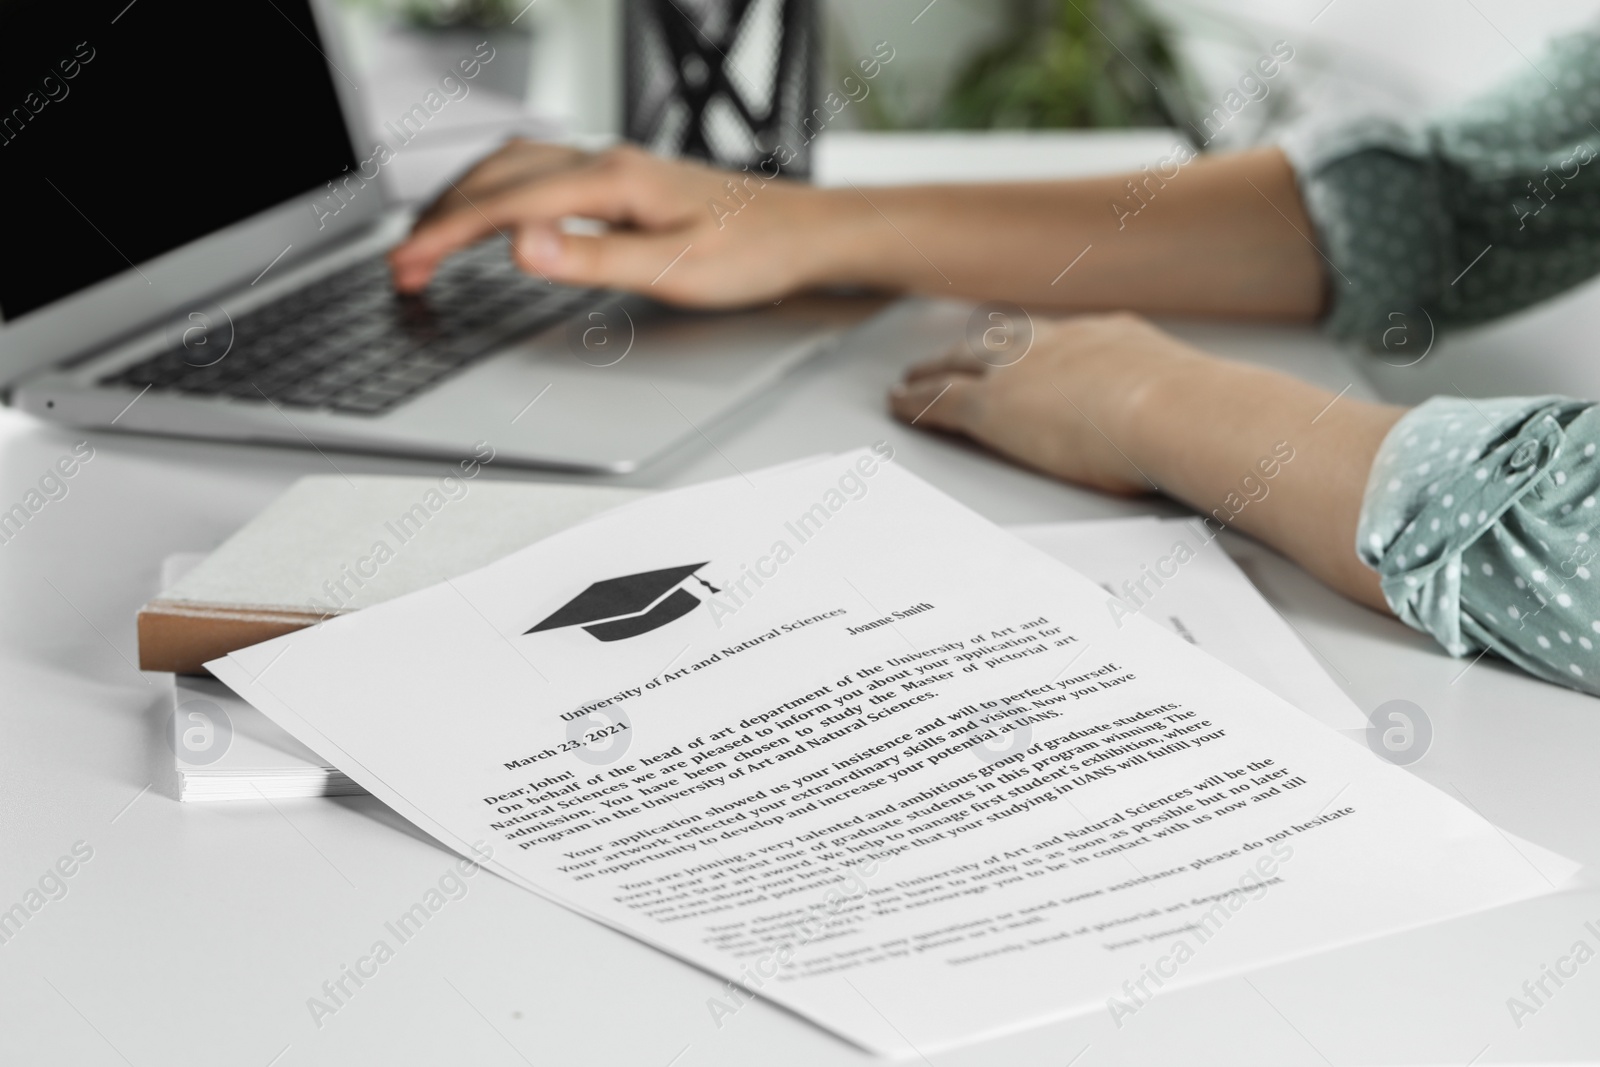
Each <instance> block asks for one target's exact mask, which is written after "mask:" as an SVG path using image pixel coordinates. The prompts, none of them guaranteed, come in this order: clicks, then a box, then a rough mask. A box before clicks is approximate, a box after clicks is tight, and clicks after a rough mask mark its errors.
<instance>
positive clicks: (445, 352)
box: [99, 240, 596, 416]
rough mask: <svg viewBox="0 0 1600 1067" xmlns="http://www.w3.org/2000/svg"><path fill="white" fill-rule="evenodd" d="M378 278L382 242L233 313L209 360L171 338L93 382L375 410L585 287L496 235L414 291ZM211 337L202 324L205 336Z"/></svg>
mask: <svg viewBox="0 0 1600 1067" xmlns="http://www.w3.org/2000/svg"><path fill="white" fill-rule="evenodd" d="M389 277H390V275H389V267H388V263H387V262H386V261H385V259H384V257H383V254H382V253H380V254H378V255H375V256H372V257H370V258H367V259H363V260H361V261H359V262H357V263H355V264H354V265H353V266H350V267H346V268H344V269H342V270H340V271H338V272H336V273H334V274H331V275H328V276H326V277H323V278H320V279H317V280H316V281H314V282H311V283H309V284H308V285H306V286H305V287H304V288H302V289H297V290H295V291H294V292H291V293H289V294H287V295H285V296H283V297H281V298H279V299H278V300H276V301H273V302H272V303H270V304H265V305H263V306H261V307H259V308H256V309H255V310H253V311H250V312H247V313H245V314H243V315H240V316H237V317H236V318H234V319H233V331H232V337H233V344H232V347H231V348H228V349H227V355H225V356H223V357H222V358H221V359H218V360H216V361H215V362H210V356H209V354H208V353H207V354H204V355H203V354H202V351H203V350H200V349H198V348H197V349H195V350H190V349H186V348H184V347H183V346H182V345H179V346H176V347H174V348H172V349H170V350H167V351H164V352H160V353H157V354H156V355H154V356H151V357H150V358H148V359H145V360H143V361H141V362H139V363H135V364H133V365H131V366H129V367H126V368H124V369H123V370H120V371H117V372H115V373H113V374H110V375H108V376H106V377H104V378H102V379H100V382H99V384H101V385H109V386H121V387H125V388H129V389H134V390H143V389H145V388H146V387H148V388H149V389H151V390H152V391H162V392H170V393H180V394H190V395H195V396H217V397H230V398H232V399H235V400H239V401H245V402H250V401H254V402H256V403H260V404H265V403H266V402H267V401H268V400H271V401H272V402H273V403H275V404H280V405H282V406H285V407H294V408H312V409H323V410H328V411H333V412H338V413H341V414H346V415H369V416H370V415H381V414H383V413H384V412H386V411H388V410H389V409H391V408H393V407H394V406H395V405H397V404H399V403H401V402H403V401H405V400H407V399H409V398H410V397H412V396H415V395H416V394H418V393H420V392H422V391H423V390H426V389H429V388H431V387H432V386H434V385H437V384H439V383H440V382H441V381H443V380H444V379H446V378H448V377H449V376H450V375H452V374H454V373H456V372H457V371H460V370H462V369H463V368H465V367H467V366H469V365H471V364H472V363H473V362H475V361H476V360H477V359H479V358H480V357H482V356H485V355H487V354H489V353H490V352H491V351H492V350H494V349H495V348H496V347H497V346H499V345H502V344H504V343H505V342H507V341H509V340H512V339H513V338H516V337H518V336H522V335H526V334H528V333H532V332H533V331H535V330H538V329H542V328H543V327H545V326H548V325H550V324H551V323H552V322H554V321H556V320H558V319H560V318H563V317H565V316H566V315H568V314H569V313H571V312H572V311H574V310H576V309H577V308H578V307H579V306H580V305H581V304H583V303H584V302H586V301H587V300H589V299H590V298H591V297H592V296H594V295H595V293H596V291H595V290H584V289H568V288H564V287H561V286H556V285H552V284H550V283H549V282H546V281H544V280H543V279H540V278H537V277H533V276H530V275H528V274H525V273H523V272H522V271H521V270H518V269H517V267H516V266H515V265H514V264H513V263H512V262H511V259H510V254H509V251H508V249H507V247H506V243H505V242H504V241H498V240H495V241H487V242H484V243H482V244H479V245H475V246H474V247H472V248H470V249H468V250H466V251H464V252H461V253H459V254H457V255H455V256H453V257H451V258H450V259H449V260H446V261H445V263H444V264H443V265H442V266H441V267H440V268H439V271H438V273H437V275H435V277H434V279H433V281H431V282H430V283H429V284H428V287H427V289H426V290H424V291H423V292H422V293H420V294H417V295H413V296H402V295H400V294H398V293H396V292H395V291H394V288H393V286H392V285H391V283H390V280H389ZM219 342H220V343H221V344H224V345H226V343H227V340H226V338H225V337H223V336H221V333H220V331H216V330H215V329H214V330H213V335H212V336H210V337H208V338H207V344H208V347H209V346H213V345H216V344H217V343H219ZM213 350H214V349H213ZM201 364H209V365H201Z"/></svg>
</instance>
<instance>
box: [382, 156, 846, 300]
mask: <svg viewBox="0 0 1600 1067" xmlns="http://www.w3.org/2000/svg"><path fill="white" fill-rule="evenodd" d="M819 200H820V197H819V194H818V193H817V191H815V190H813V189H811V188H810V187H808V186H804V185H799V184H796V183H794V182H790V181H785V180H781V179H766V178H763V177H761V176H760V175H759V174H758V173H756V172H755V169H754V168H752V169H751V170H750V171H748V172H734V171H719V170H714V169H712V168H710V167H706V166H702V165H700V164H697V163H688V162H681V161H675V160H666V159H662V158H660V157H658V156H653V155H651V154H649V153H648V152H645V151H643V150H641V149H638V148H634V147H631V146H628V145H621V146H618V147H616V148H611V149H607V150H606V151H603V152H598V153H590V152H582V151H579V150H577V149H573V148H565V147H560V146H556V145H546V144H535V143H533V142H530V141H523V140H516V141H512V142H510V143H508V144H507V145H506V146H505V147H503V148H501V149H500V150H499V151H498V152H496V153H495V154H493V155H491V156H489V157H488V158H486V159H484V160H483V161H482V162H480V163H478V164H477V166H475V167H473V169H472V170H471V171H469V172H468V173H467V174H466V175H465V176H464V177H462V178H461V179H460V180H458V181H456V182H454V183H453V184H452V187H451V189H450V190H449V191H448V192H446V193H445V194H444V195H442V196H441V197H440V198H439V199H438V200H436V201H435V202H434V203H433V204H432V205H430V206H429V207H428V208H427V209H426V210H425V211H423V213H422V215H421V216H420V217H419V218H418V220H417V223H416V226H415V228H414V229H413V231H412V233H411V236H410V237H409V238H407V239H406V240H405V241H404V242H403V243H401V244H400V245H398V246H397V247H396V248H395V249H394V250H393V251H392V252H391V253H390V255H389V261H390V265H391V266H392V267H393V269H394V276H395V285H396V286H397V287H398V288H399V289H401V290H402V291H415V290H418V289H421V288H422V287H423V286H424V285H426V284H427V282H428V279H429V278H431V277H432V276H433V272H434V270H435V269H436V268H437V267H438V265H439V263H440V261H441V260H443V259H444V258H445V257H447V256H449V255H450V254H451V253H454V252H457V251H460V250H461V249H463V248H465V247H467V246H468V245H471V244H473V243H475V242H477V241H479V240H482V239H483V238H485V237H488V236H490V235H492V234H494V233H496V232H498V233H502V234H505V235H506V236H508V237H510V238H511V240H512V243H513V245H514V248H515V255H516V259H517V262H518V265H520V266H521V267H522V268H523V269H525V270H527V271H529V272H530V273H534V274H539V275H542V276H544V277H547V278H549V279H550V280H551V281H554V282H560V283H562V284H566V285H578V286H603V287H608V288H619V289H627V290H631V291H635V292H641V293H647V294H649V295H650V296H652V297H655V298H657V299H660V300H664V301H667V302H669V303H675V304H683V305H690V306H697V307H732V306H738V305H741V304H750V303H756V302H760V301H766V300H772V299H774V298H776V297H780V296H782V295H784V294H785V293H788V292H791V291H793V290H795V289H798V288H801V287H803V286H806V285H808V284H812V283H813V281H814V280H816V275H817V264H816V258H817V255H816V253H817V250H818V249H819V248H821V247H823V244H824V238H823V235H822V233H821V230H822V223H824V222H826V221H828V220H829V219H830V217H832V216H833V215H834V214H835V213H833V212H830V211H828V210H827V209H825V208H824V207H823V206H822V205H821V204H820V202H819ZM567 218H585V219H592V220H598V221H599V222H602V223H605V224H606V226H607V228H606V229H605V231H604V232H601V233H598V234H593V235H580V234H576V233H569V232H564V231H563V230H562V228H561V225H560V224H561V221H562V220H563V219H567Z"/></svg>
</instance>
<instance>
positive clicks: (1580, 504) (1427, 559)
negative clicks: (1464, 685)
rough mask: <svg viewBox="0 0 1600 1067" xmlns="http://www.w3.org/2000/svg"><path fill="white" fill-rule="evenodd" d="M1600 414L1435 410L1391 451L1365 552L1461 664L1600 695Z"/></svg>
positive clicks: (1570, 407)
mask: <svg viewBox="0 0 1600 1067" xmlns="http://www.w3.org/2000/svg"><path fill="white" fill-rule="evenodd" d="M1597 451H1600V407H1597V406H1596V405H1595V404H1593V403H1590V402H1588V401H1580V400H1573V399H1570V398H1568V397H1559V396H1545V397H1512V398H1502V399H1497V400H1467V399H1465V398H1436V399H1434V400H1430V401H1428V402H1427V403H1425V404H1422V405H1421V406H1419V407H1417V408H1414V409H1412V410H1411V411H1410V412H1409V413H1407V414H1406V416H1405V417H1404V418H1402V419H1401V420H1400V421H1399V422H1398V423H1396V424H1395V426H1394V428H1393V429H1392V430H1391V431H1390V432H1389V434H1388V436H1387V437H1386V438H1385V439H1384V442H1383V445H1382V446H1381V448H1380V449H1379V451H1378V456H1377V459H1376V461H1375V462H1374V463H1373V467H1372V471H1371V474H1370V475H1369V478H1368V482H1367V490H1366V496H1365V500H1364V502H1363V506H1362V511H1361V518H1360V522H1359V526H1358V531H1357V546H1356V547H1357V552H1358V553H1359V554H1360V556H1361V558H1362V559H1363V560H1364V561H1365V562H1366V563H1367V564H1368V565H1369V566H1371V567H1373V568H1374V569H1375V570H1377V572H1378V575H1379V577H1380V578H1381V580H1382V584H1383V593H1384V597H1385V599H1387V600H1388V602H1389V606H1390V607H1391V608H1393V609H1394V611H1395V614H1397V615H1398V616H1399V617H1400V618H1401V619H1402V620H1403V621H1405V622H1406V623H1407V624H1408V625H1410V626H1413V627H1415V628H1416V629H1418V630H1422V631H1424V632H1425V633H1429V634H1431V635H1433V637H1434V638H1435V639H1437V640H1438V642H1439V643H1440V644H1441V645H1442V646H1444V648H1445V649H1446V650H1447V651H1449V652H1450V653H1451V654H1452V655H1455V656H1476V655H1478V654H1480V653H1482V652H1484V651H1485V650H1490V651H1493V652H1495V653H1497V654H1498V655H1500V656H1503V657H1504V658H1505V659H1508V660H1510V661H1511V662H1513V663H1515V664H1517V665H1518V666H1520V667H1522V668H1523V669H1524V670H1527V671H1528V672H1530V673H1532V674H1535V675H1538V676H1539V677H1541V678H1545V679H1547V680H1549V681H1553V682H1558V683H1561V684H1563V685H1568V686H1572V687H1574V688H1577V689H1582V690H1585V691H1587V692H1590V693H1597V694H1600V577H1597V574H1600V561H1596V559H1595V556H1596V548H1597V545H1600V503H1597V497H1600V455H1597Z"/></svg>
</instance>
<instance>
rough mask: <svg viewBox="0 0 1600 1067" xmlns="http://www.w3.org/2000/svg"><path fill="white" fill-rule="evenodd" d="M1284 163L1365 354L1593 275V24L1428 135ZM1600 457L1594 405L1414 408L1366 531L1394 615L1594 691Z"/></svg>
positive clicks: (1596, 65) (1366, 506) (1357, 126)
mask: <svg viewBox="0 0 1600 1067" xmlns="http://www.w3.org/2000/svg"><path fill="white" fill-rule="evenodd" d="M1284 149H1285V151H1286V153H1287V154H1288V155H1289V158H1290V160H1291V162H1292V163H1293V164H1294V165H1295V169H1296V173H1297V175H1298V178H1299V181H1300V186H1301V191H1302V195H1303V196H1304V198H1305V201H1306V204H1307V207H1308V209H1309V211H1310V214H1311V217H1312V219H1313V222H1314V223H1315V225H1316V227H1317V230H1318V235H1319V240H1318V244H1319V245H1320V247H1321V248H1322V250H1323V252H1324V253H1325V254H1326V255H1327V257H1328V259H1329V261H1330V262H1331V263H1332V265H1333V269H1332V270H1331V271H1330V272H1329V273H1330V280H1329V286H1330V290H1331V301H1330V311H1329V315H1328V318H1327V323H1326V326H1327V329H1328V330H1329V331H1330V332H1331V333H1332V334H1334V335H1335V336H1337V337H1340V338H1344V339H1353V340H1359V341H1363V342H1365V343H1366V344H1367V345H1369V346H1371V347H1374V348H1376V347H1379V346H1381V344H1382V341H1383V333H1384V331H1385V330H1386V329H1388V328H1390V327H1391V326H1392V325H1393V321H1394V320H1393V319H1392V317H1391V316H1392V313H1394V312H1397V311H1398V312H1401V313H1402V314H1409V313H1410V312H1412V311H1413V310H1414V309H1416V308H1418V307H1420V308H1423V309H1426V311H1427V312H1428V314H1429V316H1430V317H1431V318H1432V319H1433V322H1434V324H1435V326H1436V327H1439V328H1444V329H1448V328H1450V327H1454V326H1462V325H1466V324H1469V323H1474V322H1480V321H1484V320H1487V319H1491V318H1495V317H1497V316H1500V315H1505V314H1509V313H1510V312H1513V311H1517V310H1519V309H1521V308H1524V307H1527V306H1529V305H1530V304H1533V303H1536V302H1538V301H1540V300H1543V299H1545V298H1547V297H1550V296H1552V295H1554V294H1556V293H1559V292H1561V291H1563V290H1565V289H1569V288H1571V287H1572V286H1574V285H1577V284H1578V283H1580V282H1583V281H1586V280H1587V279H1589V278H1591V277H1593V276H1594V275H1596V274H1600V159H1597V158H1596V157H1597V155H1600V27H1596V28H1593V29H1590V30H1587V31H1584V32H1578V33H1571V34H1568V35H1566V36H1565V37H1563V38H1562V39H1561V40H1560V41H1559V42H1558V43H1557V44H1555V45H1554V46H1553V47H1552V48H1551V49H1550V50H1549V51H1548V52H1547V53H1546V54H1545V55H1543V56H1541V57H1540V58H1538V59H1537V60H1535V61H1534V63H1532V64H1530V65H1529V66H1528V67H1527V68H1525V69H1524V72H1523V73H1520V74H1518V75H1517V76H1515V77H1513V78H1512V79H1511V80H1510V81H1508V82H1507V83H1505V84H1503V85H1501V86H1500V87H1499V88H1497V89H1496V90H1495V91H1493V92H1491V93H1489V94H1488V95H1486V96H1483V97H1481V98H1479V99H1477V100H1475V101H1473V102H1472V103H1470V104H1467V105H1465V106H1463V107H1461V108H1459V109H1456V110H1454V111H1452V112H1449V113H1446V114H1444V115H1441V116H1438V117H1436V118H1434V119H1433V120H1431V121H1429V122H1427V123H1425V124H1422V125H1420V126H1417V127H1411V126H1406V125H1403V124H1401V123H1396V122H1390V121H1380V120H1373V119H1370V118H1369V119H1365V120H1362V121H1345V122H1333V123H1324V124H1322V125H1320V126H1311V127H1301V128H1300V129H1298V130H1296V131H1292V132H1291V133H1290V134H1289V135H1287V136H1286V137H1285V139H1284ZM1490 246H1493V247H1492V249H1491V250H1490V251H1489V252H1488V253H1487V254H1483V255H1481V258H1480V253H1483V251H1484V249H1486V248H1489V247H1490ZM1474 260H1477V261H1476V262H1474ZM1469 267H1470V269H1467V268H1469ZM1463 271H1465V273H1463ZM1597 445H1600V408H1597V407H1596V406H1595V405H1594V403H1592V402H1590V401H1581V400H1574V399H1571V398H1568V397H1560V396H1543V397H1510V398H1502V399H1496V400H1467V399H1465V398H1463V397H1437V398H1435V399H1433V400H1430V401H1428V402H1427V403H1425V404H1422V405H1420V406H1419V407H1416V408H1414V409H1412V411H1410V412H1409V413H1408V414H1407V415H1406V416H1405V417H1404V418H1402V419H1401V420H1400V422H1399V423H1397V424H1396V425H1395V427H1394V429H1393V430H1392V431H1391V432H1390V433H1389V435H1388V437H1387V438H1386V439H1385V440H1384V442H1383V445H1382V447H1381V448H1380V450H1379V453H1378V456H1377V459H1376V461H1375V463H1374V465H1373V469H1372V473H1371V475H1370V476H1369V480H1368V484H1367V491H1366V497H1365V500H1364V502H1363V506H1362V513H1361V519H1360V523H1359V528H1358V533H1357V546H1356V547H1357V551H1358V552H1359V553H1360V555H1361V558H1362V559H1363V560H1364V561H1365V562H1366V563H1367V564H1368V565H1369V566H1371V567H1373V568H1374V569H1375V570H1376V571H1377V572H1378V574H1379V576H1380V577H1381V579H1382V582H1383V591H1384V595H1385V597H1386V598H1387V599H1388V602H1389V605H1390V606H1391V607H1392V608H1393V609H1394V611H1395V613H1396V614H1397V615H1399V617H1400V618H1401V619H1403V620H1404V621H1405V622H1406V623H1408V624H1409V625H1411V626H1414V627H1416V628H1417V629H1419V630H1422V631H1424V632H1426V633H1429V634H1431V635H1433V637H1434V638H1435V639H1437V640H1438V642H1439V643H1440V644H1441V645H1442V646H1443V647H1444V648H1445V650H1446V651H1448V652H1449V653H1450V654H1451V655H1454V656H1469V657H1471V656H1478V655H1481V654H1483V653H1484V652H1485V651H1490V652H1493V653H1495V654H1497V655H1500V656H1502V657H1504V658H1505V659H1508V660H1510V661H1511V662H1513V663H1515V664H1517V665H1518V666H1520V667H1522V668H1523V669H1524V670H1527V671H1528V672H1530V673H1532V674H1535V675H1538V676H1539V677H1541V678H1545V679H1548V680H1550V681H1553V682H1559V683H1561V684H1563V685H1568V686H1572V687H1575V688H1578V689H1582V690H1586V691H1588V692H1590V693H1596V694H1600V559H1596V558H1595V557H1596V556H1597V554H1600V552H1597V549H1600V504H1597V502H1596V500H1597V497H1600V456H1597V455H1596V451H1597Z"/></svg>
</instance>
